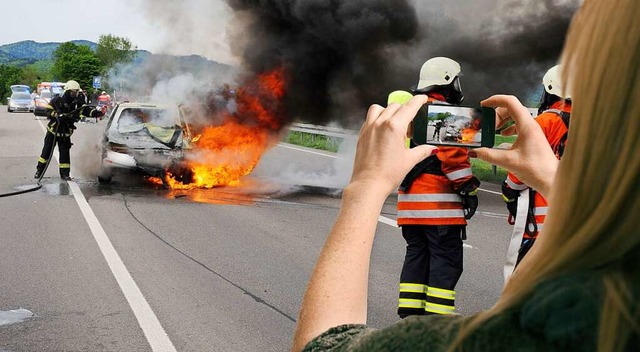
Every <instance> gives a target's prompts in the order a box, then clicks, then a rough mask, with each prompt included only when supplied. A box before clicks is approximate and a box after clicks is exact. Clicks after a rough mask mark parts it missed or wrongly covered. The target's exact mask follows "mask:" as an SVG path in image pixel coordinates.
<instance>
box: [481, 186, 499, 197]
mask: <svg viewBox="0 0 640 352" xmlns="http://www.w3.org/2000/svg"><path fill="white" fill-rule="evenodd" d="M478 189H479V190H481V191H484V192H487V193H493V194H497V195H500V196H501V195H502V193H500V192H496V191H490V190H488V189H484V188H478Z"/></svg>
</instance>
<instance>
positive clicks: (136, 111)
mask: <svg viewBox="0 0 640 352" xmlns="http://www.w3.org/2000/svg"><path fill="white" fill-rule="evenodd" d="M190 142H191V131H190V129H189V125H188V124H187V122H186V121H185V118H184V113H183V112H182V110H181V109H180V108H179V107H178V106H175V105H158V104H148V103H122V104H119V105H117V106H116V107H115V108H114V109H113V111H112V112H111V114H110V115H109V121H108V122H107V127H106V129H105V132H104V137H103V143H102V167H101V171H100V174H99V176H98V181H100V183H109V182H111V179H112V177H113V175H114V173H115V172H116V171H118V170H130V171H131V170H135V171H142V172H144V173H146V174H149V175H152V176H157V177H161V178H163V179H164V177H163V176H164V173H165V172H166V170H170V169H173V168H178V167H180V166H181V164H182V161H183V157H184V150H185V149H188V148H190Z"/></svg>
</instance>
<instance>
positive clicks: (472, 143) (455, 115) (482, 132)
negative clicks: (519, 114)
mask: <svg viewBox="0 0 640 352" xmlns="http://www.w3.org/2000/svg"><path fill="white" fill-rule="evenodd" d="M495 136H496V116H495V110H494V109H493V108H488V107H466V106H454V105H444V104H426V105H424V106H422V108H420V110H419V111H418V114H417V115H416V117H415V118H414V119H413V133H412V139H413V143H414V144H417V145H420V144H430V145H442V146H453V147H465V148H480V147H488V148H491V147H493V146H494V144H495Z"/></svg>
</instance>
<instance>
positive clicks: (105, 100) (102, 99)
mask: <svg viewBox="0 0 640 352" xmlns="http://www.w3.org/2000/svg"><path fill="white" fill-rule="evenodd" d="M98 102H99V103H102V105H108V104H109V103H111V96H109V95H108V94H100V95H99V96H98Z"/></svg>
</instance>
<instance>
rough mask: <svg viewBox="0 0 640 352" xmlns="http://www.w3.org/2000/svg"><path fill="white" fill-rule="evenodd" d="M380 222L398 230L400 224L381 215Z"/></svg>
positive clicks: (466, 245) (465, 246)
mask: <svg viewBox="0 0 640 352" xmlns="http://www.w3.org/2000/svg"><path fill="white" fill-rule="evenodd" d="M378 221H379V222H381V223H383V224H385V225H389V226H392V227H395V228H398V223H397V222H396V221H395V220H393V219H390V218H388V217H385V216H382V215H380V216H378ZM462 247H464V248H473V246H472V245H469V244H466V243H463V244H462Z"/></svg>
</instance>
